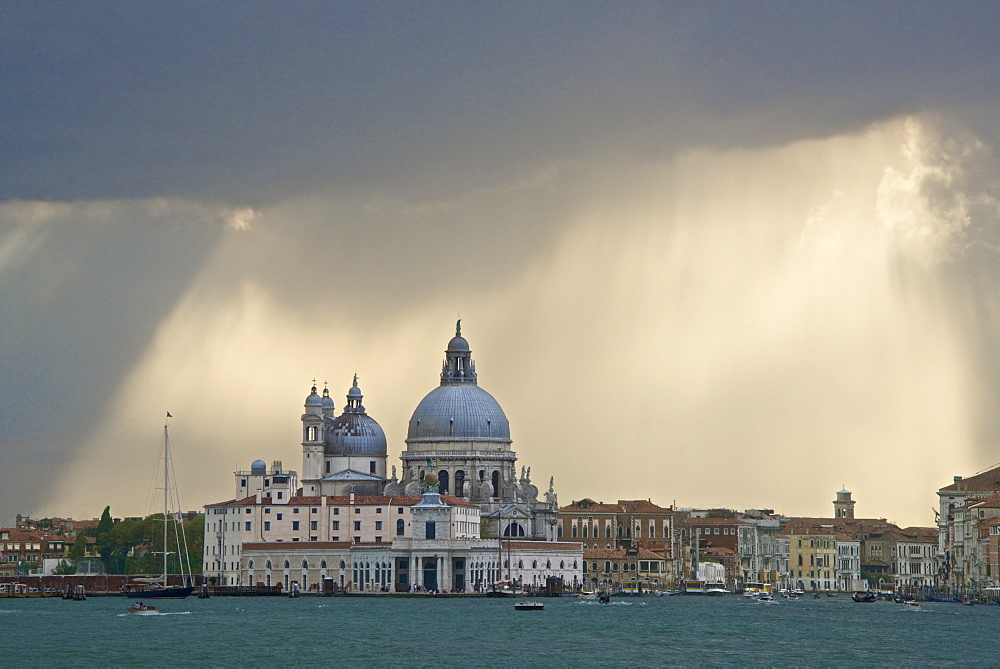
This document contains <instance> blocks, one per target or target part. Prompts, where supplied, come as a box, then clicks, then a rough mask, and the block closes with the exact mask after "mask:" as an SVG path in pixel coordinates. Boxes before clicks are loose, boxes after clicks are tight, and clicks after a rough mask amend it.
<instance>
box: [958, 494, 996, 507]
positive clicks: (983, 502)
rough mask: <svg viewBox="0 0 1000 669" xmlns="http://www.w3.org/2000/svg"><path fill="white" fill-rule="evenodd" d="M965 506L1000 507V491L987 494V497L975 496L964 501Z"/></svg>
mask: <svg viewBox="0 0 1000 669" xmlns="http://www.w3.org/2000/svg"><path fill="white" fill-rule="evenodd" d="M966 506H967V507H970V508H971V507H977V508H981V509H1000V493H995V494H993V495H989V496H988V497H976V498H973V499H970V500H969V501H968V502H967V503H966Z"/></svg>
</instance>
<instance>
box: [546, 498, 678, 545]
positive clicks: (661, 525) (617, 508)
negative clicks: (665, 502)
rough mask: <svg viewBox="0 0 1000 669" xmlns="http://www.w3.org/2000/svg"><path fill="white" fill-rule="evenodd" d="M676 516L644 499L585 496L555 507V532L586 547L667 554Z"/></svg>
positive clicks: (671, 541)
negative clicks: (598, 499)
mask: <svg viewBox="0 0 1000 669" xmlns="http://www.w3.org/2000/svg"><path fill="white" fill-rule="evenodd" d="M678 515H679V514H678V513H677V512H675V511H674V510H673V509H672V508H664V507H662V506H659V505H657V504H654V503H653V502H651V501H650V500H645V499H640V500H624V499H620V500H618V501H617V502H616V503H615V504H604V503H603V502H595V501H594V500H592V499H589V498H585V499H582V500H580V501H576V502H573V503H571V504H569V505H567V506H564V507H561V508H560V509H559V520H558V523H559V524H558V530H557V535H558V538H560V539H563V540H568V541H579V542H581V543H583V544H584V546H587V547H589V548H608V549H619V548H645V549H648V550H651V551H654V552H656V553H659V554H661V555H667V556H670V555H671V553H672V546H673V523H674V518H675V517H677V516H678ZM668 559H669V557H668Z"/></svg>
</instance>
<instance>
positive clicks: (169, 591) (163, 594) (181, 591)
mask: <svg viewBox="0 0 1000 669" xmlns="http://www.w3.org/2000/svg"><path fill="white" fill-rule="evenodd" d="M192 592H194V588H192V587H183V588H157V589H155V590H126V591H125V596H126V597H128V598H130V599H185V598H187V597H189V596H190V595H191V593H192Z"/></svg>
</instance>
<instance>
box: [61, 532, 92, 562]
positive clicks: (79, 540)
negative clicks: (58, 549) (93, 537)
mask: <svg viewBox="0 0 1000 669" xmlns="http://www.w3.org/2000/svg"><path fill="white" fill-rule="evenodd" d="M86 552H87V535H86V534H78V535H76V541H74V542H73V544H72V545H71V546H70V547H69V551H68V552H67V554H66V555H67V557H69V559H70V560H73V561H74V562H75V561H76V560H79V559H80V558H82V557H83V556H84V554H85V553H86Z"/></svg>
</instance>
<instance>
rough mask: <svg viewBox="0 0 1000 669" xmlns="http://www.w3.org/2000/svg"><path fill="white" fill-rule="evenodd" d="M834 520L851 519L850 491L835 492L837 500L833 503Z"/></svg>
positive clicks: (852, 507)
mask: <svg viewBox="0 0 1000 669" xmlns="http://www.w3.org/2000/svg"><path fill="white" fill-rule="evenodd" d="M833 517H834V518H853V517H854V500H853V499H851V491H850V490H847V489H846V488H844V489H842V490H838V491H837V499H836V500H835V501H834V502H833Z"/></svg>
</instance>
